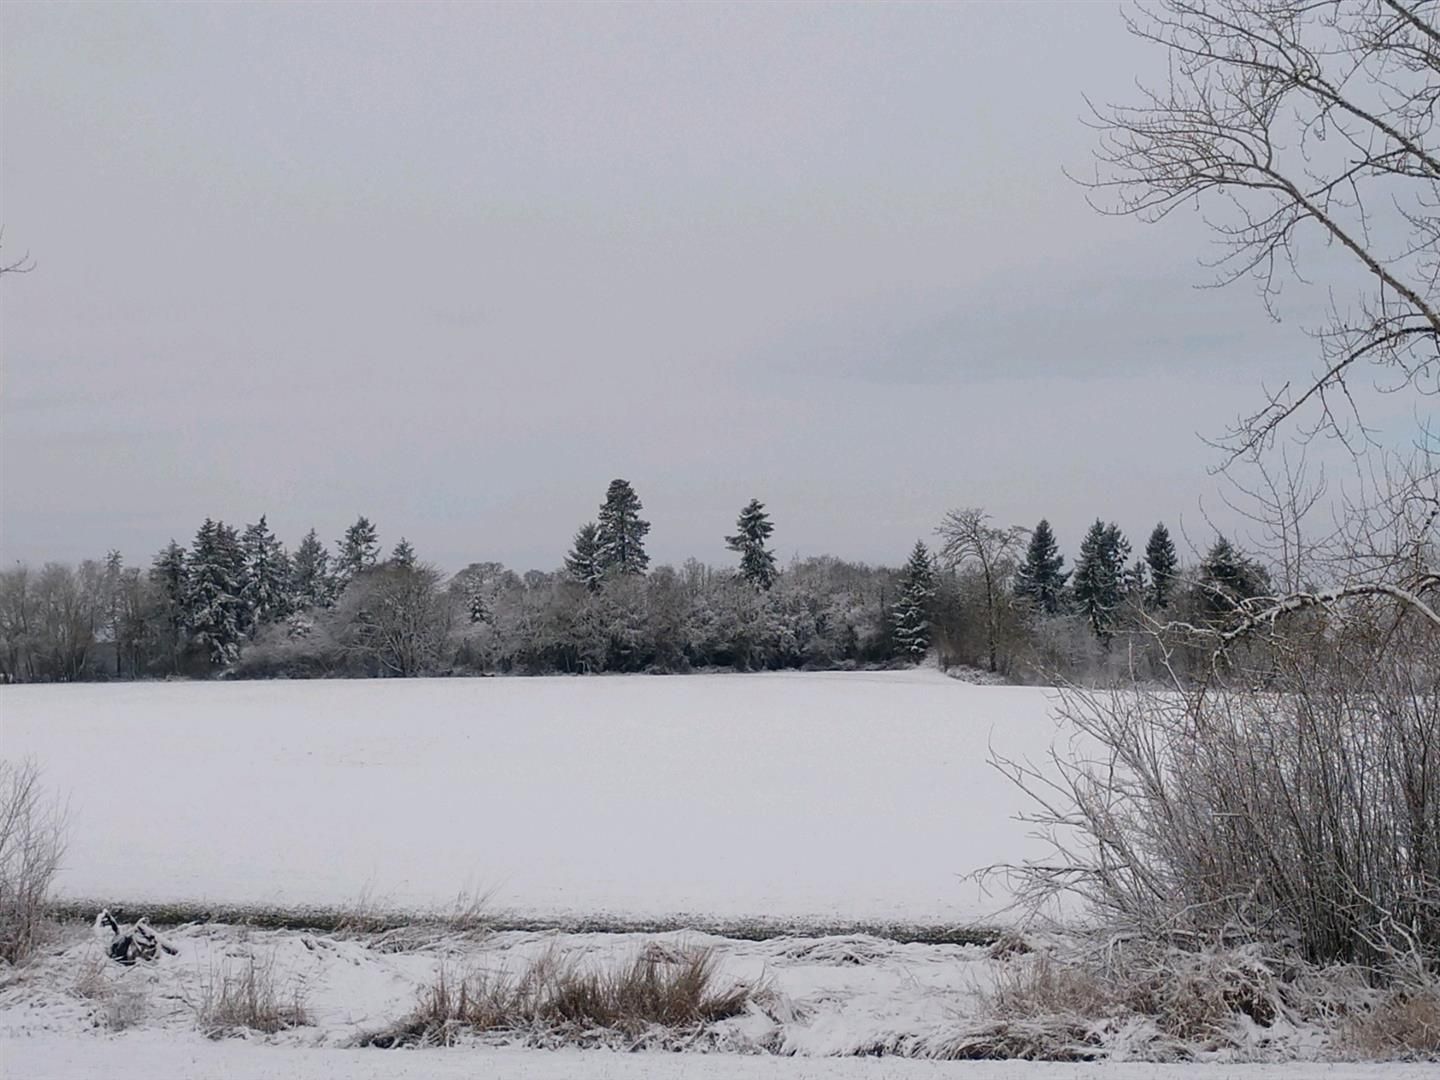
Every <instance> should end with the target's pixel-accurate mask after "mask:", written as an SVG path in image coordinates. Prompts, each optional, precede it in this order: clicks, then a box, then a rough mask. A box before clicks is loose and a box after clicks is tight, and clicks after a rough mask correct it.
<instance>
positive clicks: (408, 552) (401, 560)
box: [390, 536, 415, 570]
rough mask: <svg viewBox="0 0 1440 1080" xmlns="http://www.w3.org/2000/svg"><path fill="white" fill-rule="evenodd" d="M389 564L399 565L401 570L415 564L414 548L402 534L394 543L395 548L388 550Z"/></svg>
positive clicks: (412, 566)
mask: <svg viewBox="0 0 1440 1080" xmlns="http://www.w3.org/2000/svg"><path fill="white" fill-rule="evenodd" d="M390 565H391V566H395V567H399V568H400V569H401V570H410V569H413V568H414V566H415V548H414V547H412V546H411V544H410V541H409V540H406V539H405V537H403V536H402V537H401V538H400V542H399V543H398V544H396V545H395V550H394V551H392V552H390Z"/></svg>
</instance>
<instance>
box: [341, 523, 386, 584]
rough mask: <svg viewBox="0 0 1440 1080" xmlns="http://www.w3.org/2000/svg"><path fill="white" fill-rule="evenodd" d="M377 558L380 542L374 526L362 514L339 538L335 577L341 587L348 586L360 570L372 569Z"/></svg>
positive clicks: (378, 556)
mask: <svg viewBox="0 0 1440 1080" xmlns="http://www.w3.org/2000/svg"><path fill="white" fill-rule="evenodd" d="M379 558H380V540H379V538H378V537H377V535H376V533H375V526H374V525H372V524H371V523H370V519H369V518H367V517H365V516H364V515H363V514H362V515H361V516H360V517H358V518H356V519H355V524H354V525H351V526H350V527H349V528H348V529H346V530H345V535H344V536H343V537H341V538H340V555H339V557H338V559H337V560H336V564H335V575H336V577H337V578H339V579H340V584H341V587H342V588H343V587H344V586H346V585H348V584H350V580H351V579H352V578H353V577H354V576H355V575H356V574H358V573H360V572H361V571H362V570H369V569H370V568H371V567H373V566H374V565H375V563H376V561H377V560H378V559H379Z"/></svg>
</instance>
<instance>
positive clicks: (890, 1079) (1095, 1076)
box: [0, 1034, 1435, 1080]
mask: <svg viewBox="0 0 1440 1080" xmlns="http://www.w3.org/2000/svg"><path fill="white" fill-rule="evenodd" d="M1434 1069H1435V1066H1434V1065H1314V1064H1295V1065H1148V1064H1115V1065H1062V1064H1050V1063H1037V1062H1025V1061H1004V1062H930V1061H905V1060H900V1059H896V1058H846V1059H839V1060H837V1059H833V1058H832V1059H823V1060H817V1059H814V1058H773V1057H772V1058H766V1057H736V1056H733V1055H717V1054H711V1055H703V1054H615V1053H609V1052H607V1051H565V1050H512V1049H491V1048H464V1049H452V1050H392V1051H383V1050H375V1051H371V1050H306V1049H296V1048H292V1047H281V1046H256V1045H250V1044H245V1043H237V1042H220V1043H214V1042H207V1041H206V1040H204V1039H201V1038H200V1037H199V1036H195V1037H193V1038H187V1039H184V1040H173V1039H165V1038H161V1037H157V1036H153V1035H148V1034H140V1035H134V1036H119V1037H117V1038H114V1039H98V1038H97V1039H69V1040H66V1039H58V1038H53V1037H48V1038H47V1037H44V1036H37V1037H34V1038H21V1039H0V1076H4V1077H6V1078H7V1080H8V1078H14V1080H21V1078H24V1080H422V1078H423V1080H473V1078H475V1077H479V1076H483V1077H487V1078H493V1080H577V1078H583V1080H741V1078H745V1080H943V1078H947V1077H953V1078H955V1080H1431V1078H1432V1077H1433V1076H1434Z"/></svg>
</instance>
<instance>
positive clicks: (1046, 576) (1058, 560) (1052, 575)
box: [1015, 518, 1070, 615]
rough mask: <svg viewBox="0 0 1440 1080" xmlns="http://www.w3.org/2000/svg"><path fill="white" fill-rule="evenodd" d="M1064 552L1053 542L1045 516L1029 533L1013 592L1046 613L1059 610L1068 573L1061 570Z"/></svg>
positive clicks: (1049, 613)
mask: <svg viewBox="0 0 1440 1080" xmlns="http://www.w3.org/2000/svg"><path fill="white" fill-rule="evenodd" d="M1064 565H1065V556H1063V555H1061V554H1060V548H1059V545H1058V544H1056V543H1055V533H1054V532H1052V531H1051V529H1050V522H1048V521H1046V520H1045V519H1044V518H1041V519H1040V524H1038V525H1036V526H1035V531H1034V532H1033V533H1031V534H1030V546H1029V547H1028V548H1026V550H1025V561H1024V562H1022V563H1021V564H1020V568H1019V569H1018V570H1016V571H1015V595H1016V596H1023V597H1025V598H1026V599H1028V600H1029V601H1030V602H1031V603H1033V604H1034V605H1035V606H1036V607H1038V608H1039V609H1040V610H1041V611H1043V612H1045V614H1047V615H1055V614H1058V613H1059V611H1060V608H1061V606H1062V602H1063V600H1064V596H1065V582H1066V581H1068V580H1069V578H1070V574H1069V573H1068V572H1067V571H1063V570H1062V569H1061V567H1063V566H1064Z"/></svg>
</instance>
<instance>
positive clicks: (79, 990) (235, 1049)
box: [0, 924, 1422, 1080]
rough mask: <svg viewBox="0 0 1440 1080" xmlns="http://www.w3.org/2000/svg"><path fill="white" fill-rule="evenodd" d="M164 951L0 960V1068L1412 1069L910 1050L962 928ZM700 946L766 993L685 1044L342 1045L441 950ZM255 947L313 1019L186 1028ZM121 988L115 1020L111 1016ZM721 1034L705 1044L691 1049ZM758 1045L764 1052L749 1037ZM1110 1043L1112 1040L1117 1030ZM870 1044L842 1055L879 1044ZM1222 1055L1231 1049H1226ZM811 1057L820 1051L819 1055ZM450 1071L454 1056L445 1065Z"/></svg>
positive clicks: (490, 963) (517, 1071)
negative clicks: (112, 959) (885, 935)
mask: <svg viewBox="0 0 1440 1080" xmlns="http://www.w3.org/2000/svg"><path fill="white" fill-rule="evenodd" d="M167 941H168V942H169V943H170V944H171V945H173V946H174V947H175V948H176V949H177V953H176V955H173V956H171V955H162V956H161V958H160V959H159V960H157V961H156V962H154V963H148V964H147V963H141V964H137V965H136V966H134V967H130V968H125V967H121V966H119V965H116V964H113V963H108V962H103V961H101V960H100V957H101V947H100V945H99V943H98V942H96V941H95V940H93V939H92V938H91V936H90V934H89V933H88V932H87V931H85V930H83V929H79V928H73V927H72V928H71V930H70V932H69V935H68V940H66V941H65V942H62V943H59V944H57V945H56V946H52V947H51V948H50V949H49V950H47V951H46V952H45V953H43V954H42V955H41V956H40V957H39V958H38V959H37V960H36V961H35V962H33V963H32V964H31V965H29V966H27V967H26V968H23V969H21V970H19V971H18V972H13V973H10V974H8V975H5V976H4V977H0V1061H3V1063H4V1067H3V1069H0V1075H4V1076H15V1077H22V1076H23V1077H27V1078H34V1080H38V1078H41V1077H47V1076H54V1077H61V1076H63V1077H74V1078H76V1080H80V1078H85V1077H92V1076H93V1077H97V1078H98V1077H115V1078H116V1080H123V1078H129V1077H137V1078H138V1077H172V1076H173V1077H202V1076H217V1077H218V1076H255V1077H261V1076H264V1077H275V1078H277V1080H278V1078H290V1077H294V1078H299V1077H306V1078H309V1077H319V1078H326V1077H332V1076H333V1077H341V1076H346V1077H349V1076H354V1077H368V1076H376V1077H379V1076H387V1077H388V1076H412V1075H413V1076H436V1077H446V1076H450V1075H454V1076H457V1077H458V1076H460V1075H462V1070H466V1069H468V1070H471V1071H470V1072H468V1073H464V1075H470V1076H477V1075H499V1076H507V1077H509V1076H515V1077H537V1078H538V1077H552V1076H553V1077H561V1076H565V1077H571V1076H597V1077H615V1078H617V1080H618V1078H622V1077H631V1076H634V1077H641V1076H659V1077H662V1078H663V1077H667V1076H676V1077H702V1078H706V1077H713V1078H715V1080H724V1078H729V1077H733V1076H742V1075H743V1076H773V1077H776V1078H777V1080H780V1078H796V1077H821V1076H840V1077H845V1076H855V1077H908V1076H917V1077H919V1076H941V1075H958V1074H960V1073H962V1072H963V1075H965V1076H966V1077H971V1078H973V1077H984V1076H992V1077H1016V1078H1020V1077H1026V1078H1029V1077H1056V1078H1058V1077H1071V1078H1081V1077H1096V1076H1099V1077H1104V1078H1106V1080H1110V1078H1114V1077H1119V1078H1129V1077H1134V1078H1137V1080H1138V1078H1139V1077H1142V1076H1143V1077H1165V1078H1167V1080H1171V1078H1173V1080H1182V1078H1184V1080H1189V1078H1194V1080H1200V1078H1202V1077H1203V1078H1207V1080H1225V1078H1235V1080H1261V1078H1265V1080H1271V1078H1273V1080H1280V1078H1287V1080H1299V1078H1301V1077H1331V1078H1333V1080H1340V1078H1341V1077H1349V1078H1354V1080H1361V1078H1366V1080H1369V1078H1379V1077H1382V1076H1383V1077H1387V1078H1389V1080H1400V1078H1402V1077H1404V1078H1409V1077H1419V1076H1420V1075H1422V1073H1421V1072H1420V1070H1419V1069H1418V1068H1417V1069H1406V1068H1403V1067H1396V1068H1394V1069H1392V1070H1389V1071H1386V1070H1379V1069H1369V1068H1354V1067H1331V1066H1327V1065H1323V1064H1319V1063H1316V1062H1313V1061H1307V1062H1305V1063H1303V1064H1302V1065H1297V1066H1296V1067H1295V1068H1293V1069H1287V1068H1273V1067H1266V1068H1259V1067H1255V1066H1251V1065H1248V1064H1241V1063H1240V1062H1238V1061H1232V1060H1227V1059H1225V1058H1224V1057H1216V1058H1215V1059H1214V1060H1212V1061H1211V1062H1210V1063H1208V1064H1206V1065H1205V1066H1203V1067H1202V1068H1201V1069H1199V1070H1192V1069H1190V1068H1185V1067H1178V1066H1158V1065H1154V1064H1144V1065H1130V1064H1127V1063H1125V1062H1124V1061H1123V1060H1122V1061H1118V1062H1116V1061H1112V1062H1106V1063H1104V1064H1103V1065H1096V1064H1092V1065H1088V1066H1081V1067H1078V1068H1073V1067H1069V1066H1030V1065H1023V1064H1021V1063H1013V1062H1012V1063H995V1064H991V1063H966V1064H963V1065H961V1064H953V1063H952V1064H943V1065H942V1064H934V1063H925V1062H923V1061H919V1062H917V1061H910V1060H899V1059H898V1058H897V1057H894V1056H889V1055H891V1054H905V1053H911V1054H915V1055H917V1056H920V1057H923V1056H924V1055H926V1054H927V1053H929V1052H933V1050H934V1049H935V1048H943V1047H944V1046H946V1045H948V1044H949V1043H950V1042H951V1040H953V1038H954V1036H955V1035H956V1034H957V1033H958V1032H959V1031H960V1030H962V1028H963V1027H964V1025H965V1021H966V1018H967V1016H973V1015H974V1013H975V1007H976V1004H977V996H976V995H977V992H978V991H979V990H981V989H983V988H985V987H987V986H989V985H991V984H992V982H993V980H994V978H995V975H996V973H997V971H998V970H999V968H1000V967H1001V966H1002V965H1003V964H1005V963H1006V961H1005V960H1003V959H995V958H991V957H990V956H989V954H988V951H987V950H986V949H983V948H980V947H978V946H956V945H923V944H911V945H903V944H898V943H896V942H893V941H887V940H884V939H880V938H874V937H867V936H863V935H850V936H844V937H840V936H832V937H819V938H804V937H791V938H775V939H771V940H768V941H762V942H753V941H736V940H730V939H724V938H718V937H713V936H708V935H702V934H684V933H667V934H564V933H555V932H551V933H543V934H537V933H523V932H508V933H497V934H492V935H480V936H475V937H465V936H460V935H453V936H449V937H438V938H434V939H431V940H428V941H416V942H412V943H411V946H412V947H410V948H408V949H405V950H401V951H395V950H394V947H393V939H391V938H387V937H364V936H361V937H346V936H336V935H317V934H310V933H305V932H301V931H293V930H279V931H259V930H254V929H249V928H245V927H238V926H227V925H221V924H205V925H190V926H185V927H181V928H178V929H176V930H175V931H173V932H171V933H170V934H168V935H167ZM695 948H704V949H708V950H710V951H711V952H712V954H713V956H714V958H715V960H716V964H717V976H716V978H717V988H720V987H723V986H724V985H725V984H728V983H730V982H731V981H734V980H744V981H746V982H750V983H756V982H761V983H762V984H763V986H764V988H765V990H766V994H765V995H764V997H763V998H762V999H761V1000H760V1001H759V1002H758V1003H757V1004H755V1005H752V1006H751V1007H750V1008H749V1010H748V1011H747V1013H746V1014H744V1015H742V1016H739V1017H736V1018H734V1019H731V1020H726V1021H721V1022H720V1023H718V1024H715V1025H713V1026H712V1027H711V1028H710V1029H709V1030H708V1031H707V1033H706V1037H705V1038H704V1039H703V1040H702V1041H700V1042H698V1043H697V1044H695V1048H696V1049H697V1051H701V1052H692V1053H684V1054H673V1053H658V1052H641V1053H631V1054H624V1053H616V1052H614V1051H613V1050H607V1049H590V1050H588V1051H586V1052H584V1053H576V1052H574V1051H572V1050H571V1049H569V1048H560V1049H536V1048H533V1047H531V1046H527V1045H526V1041H527V1035H526V1034H525V1033H523V1032H522V1033H518V1034H508V1035H491V1036H489V1037H477V1036H471V1037H470V1038H469V1039H468V1041H466V1042H465V1043H464V1045H463V1048H462V1049H459V1050H451V1051H435V1050H416V1049H398V1050H379V1049H374V1048H368V1049H363V1050H358V1049H354V1047H355V1045H356V1043H357V1041H358V1040H359V1038H360V1037H361V1036H363V1035H366V1034H374V1033H376V1032H379V1031H383V1030H385V1029H387V1028H389V1027H390V1026H391V1025H392V1024H394V1023H395V1022H397V1021H399V1020H400V1019H402V1018H403V1017H404V1016H406V1015H407V1014H408V1013H409V1012H410V1011H411V1009H412V1008H413V1007H414V1005H415V1003H416V1000H417V994H418V992H419V991H420V989H421V988H422V987H425V986H428V985H430V984H432V983H433V981H434V980H435V978H436V976H437V974H438V973H439V972H440V971H441V970H442V969H443V970H445V971H446V972H447V973H448V976H449V978H451V980H452V982H453V980H454V979H455V978H456V977H457V976H462V975H464V974H466V973H479V972H488V973H496V972H509V973H511V974H512V975H513V974H515V973H518V972H520V971H523V970H524V969H525V968H527V967H528V966H529V965H530V964H531V963H533V962H534V961H535V960H536V959H537V958H539V957H541V956H543V955H547V954H551V953H552V952H553V953H558V954H560V956H562V957H564V958H567V959H575V960H577V961H578V962H580V963H581V964H582V965H585V966H589V967H594V968H596V969H600V970H614V969H615V968H617V967H619V966H621V965H623V964H626V963H628V962H629V961H630V960H632V959H633V958H634V957H635V956H636V955H638V954H641V953H642V952H649V951H652V950H659V951H660V952H661V953H663V954H668V955H672V956H673V955H676V954H678V953H680V952H681V951H683V950H685V949H695ZM252 959H253V960H255V961H257V962H259V963H260V964H262V965H263V966H264V967H265V968H266V969H267V970H268V971H269V972H270V973H271V975H272V977H273V979H274V984H275V986H276V989H277V991H278V992H279V994H280V996H281V997H282V998H284V999H285V1000H291V999H292V995H295V994H298V996H299V997H300V999H301V1000H302V1001H303V1003H304V1006H305V1009H306V1012H307V1014H308V1019H309V1022H308V1023H307V1024H306V1025H305V1026H303V1027H299V1028H294V1029H291V1030H288V1031H283V1032H280V1033H278V1034H276V1035H273V1036H268V1037H267V1036H259V1035H256V1036H253V1037H252V1038H250V1039H244V1040H226V1041H222V1042H219V1043H212V1042H208V1041H206V1040H204V1039H203V1038H201V1037H200V1035H199V1034H198V1032H197V1006H198V1004H199V1003H200V1002H203V1001H204V999H205V988H206V986H207V984H212V985H213V983H214V982H215V981H216V980H217V978H218V977H219V976H220V974H223V973H224V972H227V971H229V972H231V973H238V972H239V971H243V970H244V968H245V966H246V965H247V964H248V963H249V962H250V961H251V960H252ZM117 1003H120V1004H123V1005H124V1010H123V1015H124V1017H125V1018H126V1024H125V1025H124V1030H123V1031H120V1032H118V1033H112V1028H113V1027H114V1023H113V1019H112V1018H113V1017H114V1016H116V1015H120V1014H119V1013H118V1012H117V1010H116V1007H115V1006H116V1004H117ZM706 1049H709V1050H713V1051H729V1052H713V1053H705V1052H703V1051H704V1050H706ZM761 1049H764V1050H766V1051H769V1052H767V1053H763V1054H762V1053H759V1052H758V1051H760V1050H761ZM1117 1049H1123V1044H1122V1047H1119V1048H1117ZM882 1051H883V1052H884V1053H885V1054H886V1055H887V1056H886V1057H884V1058H883V1060H878V1061H877V1060H875V1059H873V1058H870V1059H869V1060H868V1061H866V1062H865V1063H863V1064H862V1063H861V1062H860V1061H858V1060H857V1058H860V1057H868V1056H869V1055H873V1054H876V1053H877V1052H882ZM1321 1051H1323V1044H1322V1043H1321V1042H1318V1041H1316V1040H1314V1039H1310V1038H1308V1035H1307V1033H1304V1032H1299V1033H1296V1036H1295V1038H1293V1039H1292V1040H1290V1041H1289V1042H1288V1043H1287V1046H1286V1047H1280V1046H1277V1045H1274V1044H1269V1043H1267V1044H1266V1045H1265V1046H1264V1048H1259V1049H1257V1051H1256V1056H1259V1057H1262V1058H1263V1057H1277V1056H1288V1055H1291V1054H1293V1055H1296V1056H1299V1057H1310V1056H1312V1055H1313V1054H1315V1053H1317V1052H1321ZM1230 1056H1235V1055H1233V1054H1232V1055H1230ZM822 1059H823V1060H822ZM452 1070H453V1072H452Z"/></svg>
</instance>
